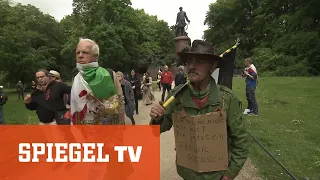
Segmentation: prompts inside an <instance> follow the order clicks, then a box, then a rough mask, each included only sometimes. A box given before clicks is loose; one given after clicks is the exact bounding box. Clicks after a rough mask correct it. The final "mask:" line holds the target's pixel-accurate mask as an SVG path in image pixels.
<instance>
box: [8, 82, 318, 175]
mask: <svg viewBox="0 0 320 180" xmlns="http://www.w3.org/2000/svg"><path fill="white" fill-rule="evenodd" d="M319 84H320V78H318V77H299V78H292V77H265V78H264V77H261V78H260V81H259V87H258V89H257V100H258V105H259V117H245V120H246V123H247V127H248V130H249V131H250V132H251V133H253V134H254V135H255V136H256V137H257V138H258V139H259V140H260V141H261V143H262V144H264V146H265V147H266V148H267V149H268V150H269V151H270V152H271V153H272V154H274V156H276V157H277V159H278V160H279V161H280V162H281V163H282V164H283V165H284V166H285V167H287V168H288V169H289V171H291V173H293V174H294V175H295V176H296V177H297V178H298V179H302V178H303V177H309V178H310V180H317V179H320V112H319V107H320V90H319V87H320V86H319ZM155 85H156V84H154V85H153V86H155ZM244 86H245V85H244V80H243V79H241V78H235V79H234V87H233V89H234V90H235V91H236V93H237V95H238V96H239V98H240V99H241V101H242V102H243V108H245V107H246V105H247V103H246V99H245V90H244ZM154 88H155V89H156V87H154ZM4 115H5V121H6V123H7V124H35V123H38V120H37V116H36V114H35V112H32V111H29V110H27V109H26V108H25V107H24V103H23V101H22V100H20V101H19V100H18V97H17V96H16V94H15V92H9V101H8V102H7V104H6V105H5V106H4ZM249 139H250V142H251V143H250V158H251V159H252V161H253V163H254V164H255V165H256V167H257V168H258V169H259V173H260V174H261V176H262V177H263V178H264V179H272V180H274V179H279V180H285V179H290V178H289V177H288V176H287V175H286V173H285V172H284V171H283V170H282V169H281V167H280V166H278V165H277V164H276V163H275V161H274V160H273V159H272V158H271V157H269V155H268V154H267V153H265V152H264V151H263V150H262V149H261V148H260V146H259V145H258V144H257V143H255V142H254V141H253V140H252V138H250V137H249Z"/></svg>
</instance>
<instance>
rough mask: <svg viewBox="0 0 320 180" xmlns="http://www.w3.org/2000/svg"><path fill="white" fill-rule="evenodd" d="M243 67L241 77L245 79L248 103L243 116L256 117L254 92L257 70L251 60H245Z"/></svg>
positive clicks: (256, 109) (256, 108)
mask: <svg viewBox="0 0 320 180" xmlns="http://www.w3.org/2000/svg"><path fill="white" fill-rule="evenodd" d="M244 65H245V66H246V68H245V70H244V72H243V74H242V75H243V76H244V77H246V97H247V101H248V107H247V109H246V113H245V114H247V115H249V116H258V103H257V100H256V92H255V91H256V88H257V84H258V73H257V69H256V67H255V66H254V65H253V64H252V59H251V58H247V59H245V60H244Z"/></svg>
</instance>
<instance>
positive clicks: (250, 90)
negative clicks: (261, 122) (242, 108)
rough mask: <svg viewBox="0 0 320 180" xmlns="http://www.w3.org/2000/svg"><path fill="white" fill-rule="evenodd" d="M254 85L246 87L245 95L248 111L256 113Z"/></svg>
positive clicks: (256, 104)
mask: <svg viewBox="0 0 320 180" xmlns="http://www.w3.org/2000/svg"><path fill="white" fill-rule="evenodd" d="M255 91H256V87H252V86H247V87H246V96H247V101H248V107H247V109H250V112H253V113H255V114H258V103H257V100H256V92H255Z"/></svg>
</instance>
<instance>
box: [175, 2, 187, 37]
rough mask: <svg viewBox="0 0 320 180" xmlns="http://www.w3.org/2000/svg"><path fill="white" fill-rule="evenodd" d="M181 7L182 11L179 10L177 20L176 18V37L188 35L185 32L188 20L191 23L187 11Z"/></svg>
mask: <svg viewBox="0 0 320 180" xmlns="http://www.w3.org/2000/svg"><path fill="white" fill-rule="evenodd" d="M179 9H180V12H178V14H177V20H176V37H179V36H186V35H187V34H186V32H185V27H186V25H187V23H186V21H187V22H188V23H190V20H189V19H188V16H187V13H186V12H185V11H183V10H182V7H180V8H179Z"/></svg>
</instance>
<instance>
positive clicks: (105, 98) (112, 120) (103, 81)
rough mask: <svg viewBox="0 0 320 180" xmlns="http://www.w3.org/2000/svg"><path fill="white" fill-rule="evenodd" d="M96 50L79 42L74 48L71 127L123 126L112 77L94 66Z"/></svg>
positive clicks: (93, 44)
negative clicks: (72, 125) (76, 70)
mask: <svg viewBox="0 0 320 180" xmlns="http://www.w3.org/2000/svg"><path fill="white" fill-rule="evenodd" d="M98 58H99V46H98V44H97V43H96V42H95V41H93V40H91V39H80V41H79V43H78V45H77V48H76V60H77V69H78V70H79V73H78V74H77V75H76V76H75V78H74V81H73V85H72V90H71V116H72V122H73V123H74V124H110V125H111V124H124V119H125V113H124V97H123V93H122V89H121V85H120V83H119V81H118V80H117V79H115V80H114V78H116V74H115V72H114V71H113V70H111V69H105V68H103V67H100V66H99V64H98Z"/></svg>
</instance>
